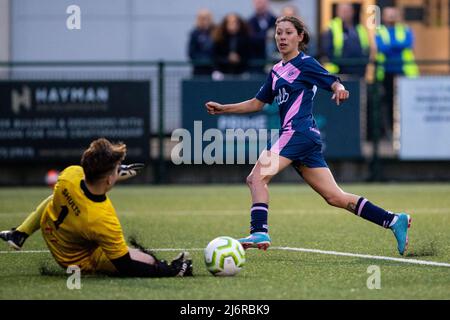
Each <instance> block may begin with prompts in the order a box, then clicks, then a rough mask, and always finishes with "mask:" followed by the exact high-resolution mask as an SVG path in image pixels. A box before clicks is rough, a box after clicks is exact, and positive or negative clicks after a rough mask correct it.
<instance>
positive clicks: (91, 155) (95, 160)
mask: <svg viewBox="0 0 450 320" xmlns="http://www.w3.org/2000/svg"><path fill="white" fill-rule="evenodd" d="M126 152H127V146H126V145H125V144H123V143H121V142H119V143H115V144H113V143H111V142H109V141H108V140H106V139H105V138H100V139H97V140H95V141H93V142H91V145H90V146H89V148H87V149H86V150H85V151H84V153H83V156H82V157H81V166H82V167H83V170H84V176H85V179H86V181H87V182H91V183H93V182H96V181H98V180H100V179H102V178H104V177H107V176H108V175H110V174H111V173H112V171H113V170H114V169H115V168H116V166H117V164H119V163H120V162H121V161H122V160H123V159H124V158H125V155H126Z"/></svg>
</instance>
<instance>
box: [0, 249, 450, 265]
mask: <svg viewBox="0 0 450 320" xmlns="http://www.w3.org/2000/svg"><path fill="white" fill-rule="evenodd" d="M148 250H151V251H152V250H153V251H203V250H204V249H203V248H190V249H187V248H150V249H148ZM269 250H284V251H297V252H309V253H318V254H327V255H333V256H344V257H355V258H363V259H373V260H387V261H396V262H403V263H410V264H418V265H425V266H435V267H450V263H445V262H436V261H427V260H417V259H406V258H394V257H385V256H373V255H370V254H360V253H349V252H339V251H326V250H318V249H307V248H291V247H271V248H270V249H269ZM7 253H50V251H48V250H21V251H13V250H10V251H0V254H7Z"/></svg>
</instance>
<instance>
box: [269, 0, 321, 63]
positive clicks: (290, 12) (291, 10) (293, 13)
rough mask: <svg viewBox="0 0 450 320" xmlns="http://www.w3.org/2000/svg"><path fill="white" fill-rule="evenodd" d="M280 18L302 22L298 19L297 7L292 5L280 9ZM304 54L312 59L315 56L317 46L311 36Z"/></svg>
mask: <svg viewBox="0 0 450 320" xmlns="http://www.w3.org/2000/svg"><path fill="white" fill-rule="evenodd" d="M280 16H281V17H283V16H284V17H296V18H297V19H300V20H303V19H302V18H301V17H300V13H299V12H298V9H297V7H296V6H293V5H288V6H285V7H283V9H281V14H280ZM275 50H277V48H276V47H275ZM306 52H307V53H308V55H310V56H313V57H314V56H316V55H317V44H316V41H315V39H314V37H311V34H310V37H309V43H308V48H307V51H306Z"/></svg>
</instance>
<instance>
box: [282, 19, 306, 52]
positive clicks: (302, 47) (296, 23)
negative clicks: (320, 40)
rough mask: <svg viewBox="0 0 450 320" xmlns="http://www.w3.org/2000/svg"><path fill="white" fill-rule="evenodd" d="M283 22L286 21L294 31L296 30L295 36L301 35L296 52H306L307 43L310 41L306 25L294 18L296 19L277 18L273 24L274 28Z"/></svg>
mask: <svg viewBox="0 0 450 320" xmlns="http://www.w3.org/2000/svg"><path fill="white" fill-rule="evenodd" d="M284 21H288V22H290V23H292V24H293V25H294V27H295V29H297V34H298V35H301V34H302V33H303V40H302V41H301V42H299V44H298V50H300V51H303V52H306V50H307V49H308V47H307V45H308V43H309V40H310V36H309V31H308V28H306V24H305V23H304V22H303V21H302V20H300V19H298V18H296V17H287V16H284V17H279V18H278V19H277V21H276V22H275V26H277V25H278V24H279V23H280V22H284Z"/></svg>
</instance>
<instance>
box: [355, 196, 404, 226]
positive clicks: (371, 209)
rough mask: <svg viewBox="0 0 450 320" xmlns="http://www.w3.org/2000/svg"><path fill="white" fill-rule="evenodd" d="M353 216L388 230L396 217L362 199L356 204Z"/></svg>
mask: <svg viewBox="0 0 450 320" xmlns="http://www.w3.org/2000/svg"><path fill="white" fill-rule="evenodd" d="M355 214H356V215H358V216H360V217H361V218H363V219H366V220H369V221H371V222H373V223H376V224H377V225H379V226H382V227H384V228H389V227H390V226H391V223H392V222H393V221H392V220H394V218H395V217H396V215H395V214H394V213H392V212H389V211H386V210H384V209H382V208H380V207H377V206H376V205H374V204H373V203H371V202H370V201H369V200H367V199H365V198H363V197H361V198H359V200H358V203H357V204H356V208H355Z"/></svg>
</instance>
